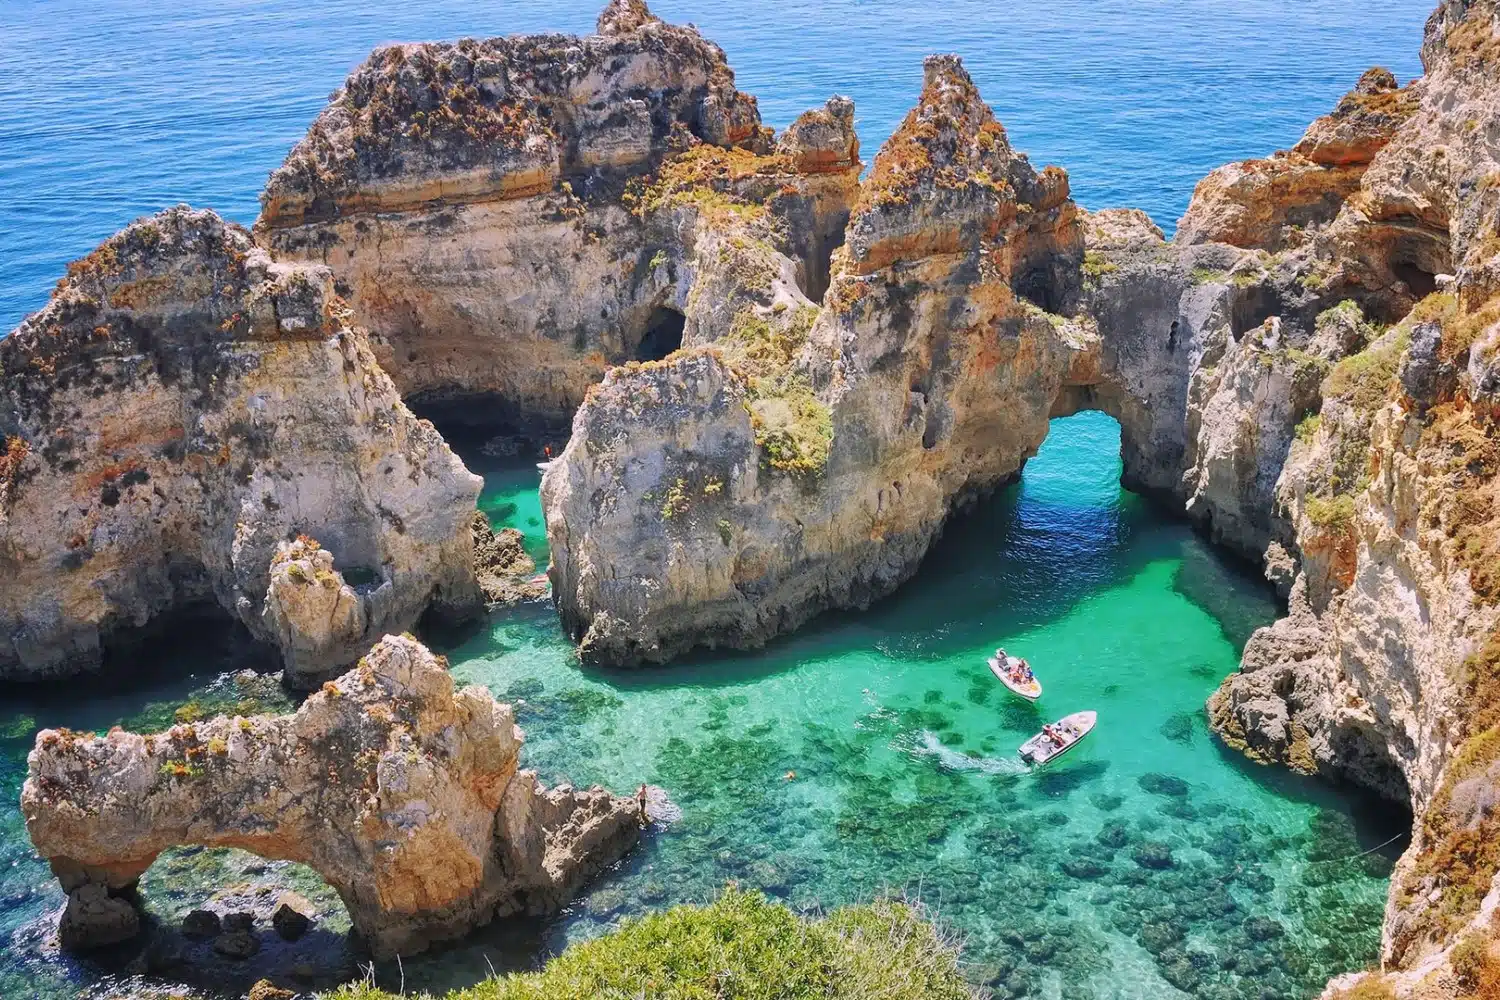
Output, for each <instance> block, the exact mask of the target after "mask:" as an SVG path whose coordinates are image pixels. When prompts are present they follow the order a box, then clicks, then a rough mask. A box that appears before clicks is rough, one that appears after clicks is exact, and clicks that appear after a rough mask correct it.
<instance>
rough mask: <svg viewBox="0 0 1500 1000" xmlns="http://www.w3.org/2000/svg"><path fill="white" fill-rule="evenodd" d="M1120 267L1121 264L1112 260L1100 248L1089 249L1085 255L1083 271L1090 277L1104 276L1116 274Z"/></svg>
mask: <svg viewBox="0 0 1500 1000" xmlns="http://www.w3.org/2000/svg"><path fill="white" fill-rule="evenodd" d="M1119 269H1120V265H1118V264H1116V263H1115V262H1114V261H1112V260H1110V259H1109V258H1108V257H1106V256H1104V254H1102V253H1100V252H1099V251H1098V250H1087V251H1085V252H1084V255H1083V273H1084V274H1085V275H1087V276H1088V277H1090V278H1096V279H1097V278H1102V277H1104V276H1105V275H1106V274H1114V273H1115V272H1116V271H1118V270H1119Z"/></svg>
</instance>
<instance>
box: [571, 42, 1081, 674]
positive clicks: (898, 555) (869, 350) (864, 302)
mask: <svg viewBox="0 0 1500 1000" xmlns="http://www.w3.org/2000/svg"><path fill="white" fill-rule="evenodd" d="M839 112H840V109H838V108H836V107H833V106H830V108H829V109H828V114H829V115H830V116H833V115H836V114H838V113H839ZM794 131H795V127H794ZM825 145H826V144H825ZM729 214H731V215H733V214H739V215H741V216H744V215H747V214H753V213H750V212H748V211H747V210H744V209H741V210H739V211H738V212H737V213H735V212H731V213H729ZM700 219H701V216H700ZM726 232H727V233H728V235H727V238H726V237H725V236H724V235H722V234H724V233H726ZM1082 250H1083V248H1082V237H1081V230H1080V227H1079V224H1078V220H1077V213H1076V209H1075V208H1074V205H1073V203H1072V202H1071V201H1070V200H1069V198H1068V186H1067V177H1066V175H1065V174H1063V173H1062V171H1060V170H1056V169H1055V168H1049V169H1048V170H1046V171H1043V172H1041V173H1038V172H1037V171H1036V170H1034V169H1033V168H1032V167H1031V165H1030V164H1029V163H1028V162H1027V160H1026V158H1025V157H1024V156H1022V155H1020V154H1018V153H1016V152H1014V151H1013V150H1012V149H1011V147H1010V144H1009V142H1008V141H1007V138H1006V135H1005V131H1004V129H1003V128H1001V126H1000V125H999V123H997V122H996V121H995V120H994V117H993V115H991V113H990V111H989V109H988V108H987V107H986V106H985V105H984V103H983V102H982V101H981V100H980V97H979V94H978V92H977V90H976V89H975V87H974V85H973V83H972V81H971V80H970V79H969V77H968V74H967V73H966V72H964V70H963V68H962V66H961V65H960V64H959V62H958V60H957V58H955V57H951V56H943V57H932V58H930V59H928V61H927V65H926V79H925V84H924V87H923V91H922V97H921V101H920V102H919V104H918V106H917V107H916V108H915V109H914V110H913V111H912V112H911V114H909V115H908V116H907V118H906V120H905V122H903V124H902V126H901V128H900V129H899V130H898V131H897V132H896V134H895V135H894V136H893V137H892V138H891V140H890V141H889V142H888V143H887V144H886V145H885V147H884V148H883V149H882V150H881V152H880V154H879V156H877V157H876V160H875V164H874V167H873V171H872V174H871V177H870V179H869V180H868V181H867V182H866V183H865V184H864V185H863V186H862V187H861V189H860V192H859V201H858V204H857V205H856V207H855V209H854V212H853V215H852V217H851V219H850V222H849V227H848V231H847V243H846V245H845V246H844V247H843V248H842V249H840V250H839V251H837V252H836V253H835V254H834V257H833V271H832V283H831V285H830V287H829V290H828V292H827V295H826V296H825V298H824V305H823V306H822V308H821V310H819V309H818V308H817V307H815V306H813V305H812V304H811V303H810V302H808V300H807V299H806V298H805V297H803V296H802V295H801V294H800V290H799V287H798V285H797V284H796V283H795V282H794V281H793V280H792V278H793V272H794V262H793V261H792V260H791V259H790V258H789V257H787V256H786V255H784V254H780V253H778V252H777V251H776V249H775V247H774V246H771V245H769V244H768V243H767V242H766V241H765V240H760V241H758V242H757V241H755V240H753V239H751V238H749V237H748V236H747V235H746V234H745V233H744V232H743V231H742V230H737V228H736V227H735V226H733V225H725V224H717V225H715V226H713V227H711V228H709V229H707V230H706V232H705V234H704V235H703V236H701V237H700V241H699V245H698V253H697V254H696V263H695V270H697V272H698V276H697V286H698V287H700V288H707V289H712V296H711V298H710V296H708V295H702V296H700V297H699V298H700V302H699V303H698V304H697V308H692V307H690V316H689V331H690V336H689V337H688V338H687V339H685V346H686V347H687V348H689V349H686V350H684V351H683V352H681V353H679V354H677V355H675V356H673V357H671V358H668V359H666V360H665V361H662V362H658V363H654V364H648V365H640V366H626V367H625V368H622V369H616V370H614V371H611V372H610V373H609V374H608V375H607V376H606V377H605V380H604V382H603V383H602V384H601V385H600V386H599V387H598V388H597V389H596V390H594V391H592V392H591V393H590V394H589V396H588V398H587V399H586V400H585V402H584V405H583V406H582V407H581V408H580V410H579V412H578V415H577V417H576V418H575V420H574V425H573V436H572V439H571V440H570V442H569V444H568V447H567V449H566V450H565V451H564V452H563V454H562V456H561V457H560V459H559V460H558V461H557V462H556V463H555V464H554V465H553V466H552V467H551V469H550V470H549V471H548V473H547V475H546V477H545V478H544V480H543V488H542V494H543V505H544V508H545V512H546V516H547V527H548V537H549V540H550V542H551V548H552V554H553V564H552V569H551V574H552V582H553V593H554V597H555V599H556V601H557V603H558V607H559V610H560V611H561V613H562V616H563V621H564V623H565V625H566V627H568V628H569V629H570V631H572V632H573V634H574V635H575V636H576V637H577V638H578V639H579V640H580V642H581V651H582V653H583V655H584V656H585V657H586V658H587V659H590V660H594V661H600V662H610V663H637V662H641V661H643V660H648V661H650V660H662V659H666V658H668V657H670V656H673V655H675V654H677V653H679V652H681V651H682V650H683V649H686V648H688V647H690V646H692V645H695V644H707V645H727V646H748V645H755V644H758V643H761V642H763V641H765V639H767V638H769V637H770V636H772V635H775V634H777V633H779V632H783V631H786V630H788V629H790V628H794V627H795V626H797V625H799V624H801V623H802V622H804V621H806V620H807V619H808V618H809V617H811V616H812V615H815V614H817V613H818V612H819V611H821V610H823V609H825V608H829V607H849V606H857V607H862V606H864V605H866V604H868V603H869V602H870V601H871V600H874V599H875V598H877V597H880V596H883V595H884V594H887V593H889V592H890V591H891V590H892V589H893V588H895V587H896V586H897V585H898V584H900V583H901V582H902V581H903V580H905V579H906V578H907V577H908V576H910V575H911V573H912V572H913V571H914V570H915V568H916V566H917V564H918V562H919V561H920V559H921V557H922V555H923V553H924V552H925V551H926V549H927V547H928V546H929V545H930V543H931V542H932V540H933V538H934V537H935V536H936V535H937V533H938V531H939V530H940V529H941V526H942V523H943V520H944V518H945V517H946V516H947V514H948V512H949V511H950V510H951V509H952V507H953V506H954V505H955V504H957V503H961V502H962V501H963V500H964V499H966V498H968V497H972V496H974V495H977V494H978V493H981V492H983V491H984V490H987V489H990V488H993V487H994V486H995V485H996V484H998V483H1000V482H1002V481H1004V480H1005V478H1006V477H1008V476H1010V475H1013V474H1014V473H1015V472H1016V471H1017V470H1018V469H1019V468H1020V465H1021V463H1022V462H1023V461H1024V460H1025V458H1026V457H1027V456H1028V455H1030V454H1031V453H1033V452H1034V451H1035V449H1036V447H1037V446H1038V445H1039V444H1040V442H1041V440H1042V438H1043V437H1044V436H1045V434H1046V426H1047V423H1046V421H1047V415H1048V412H1049V409H1050V407H1051V405H1052V400H1053V397H1054V396H1055V395H1056V394H1057V392H1058V388H1059V387H1060V386H1061V385H1062V383H1063V382H1064V381H1065V380H1066V379H1067V377H1068V373H1069V366H1070V362H1071V359H1072V357H1073V355H1074V353H1075V352H1076V350H1077V346H1078V345H1079V344H1081V343H1082V342H1083V341H1084V340H1085V339H1086V333H1085V331H1083V330H1081V329H1077V328H1075V327H1074V325H1073V324H1072V323H1071V322H1070V321H1068V320H1067V319H1065V318H1064V316H1062V315H1060V312H1061V311H1062V310H1066V309H1067V308H1069V307H1070V306H1071V305H1072V304H1073V303H1074V302H1076V300H1077V297H1078V288H1077V275H1078V262H1079V261H1080V260H1081V258H1082ZM1048 309H1052V310H1054V312H1052V313H1049V312H1048V311H1047V310H1048ZM700 311H701V313H700ZM700 314H701V317H702V318H701V319H699V320H698V321H697V323H696V324H695V322H694V320H695V316H696V315H700Z"/></svg>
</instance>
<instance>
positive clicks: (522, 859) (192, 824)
mask: <svg viewBox="0 0 1500 1000" xmlns="http://www.w3.org/2000/svg"><path fill="white" fill-rule="evenodd" d="M520 741H521V734H520V731H519V730H518V729H516V727H515V725H514V722H513V721H512V715H511V711H510V708H509V706H506V705H501V704H498V703H497V702H495V700H494V699H493V697H492V696H491V695H490V694H489V693H488V692H487V691H485V690H484V689H482V688H478V687H469V688H464V689H463V690H460V691H455V690H454V686H453V681H452V679H451V678H450V677H449V675H448V673H447V670H446V669H445V668H444V664H443V663H442V662H441V661H440V660H439V659H438V658H437V657H435V656H433V655H432V654H431V653H429V652H428V651H427V650H426V649H425V648H424V647H423V646H421V645H420V644H419V643H417V642H415V641H413V640H411V639H406V638H396V637H387V638H386V639H384V640H383V641H382V642H381V643H380V644H379V645H377V646H376V647H375V648H374V649H373V650H371V652H370V653H369V654H368V655H367V656H366V657H364V658H363V659H362V660H361V661H360V663H359V665H358V666H357V667H356V668H355V669H354V670H351V671H350V672H349V673H347V674H345V675H343V676H342V677H340V678H338V679H337V680H336V681H332V682H329V683H328V684H325V685H324V687H323V689H322V690H321V691H319V692H318V693H316V694H314V695H312V696H311V697H310V698H308V700H307V701H306V702H305V703H304V704H303V705H302V707H301V708H300V709H298V710H297V712H296V713H295V714H292V715H282V716H256V717H253V718H244V717H235V718H228V717H225V716H220V717H218V718H215V719H211V720H206V721H200V722H196V723H192V724H190V725H179V726H175V727H173V728H172V729H171V730H169V731H167V732H165V733H159V734H154V735H149V736H142V735H138V734H135V733H128V732H125V731H123V730H119V729H116V730H114V731H112V732H111V733H110V734H109V735H107V736H102V737H101V736H84V735H80V734H76V733H70V732H66V731H59V730H51V729H49V730H44V731H43V732H42V733H40V734H39V735H38V737H37V743H36V748H35V749H34V750H33V751H32V753H31V755H30V757H29V760H28V764H29V775H28V778H27V781H26V785H25V787H24V789H23V791H22V809H23V811H24V813H25V816H26V822H27V829H28V831H29V832H30V834H31V837H32V842H33V843H34V844H35V845H36V848H37V851H38V852H39V853H40V854H41V855H42V856H43V857H45V858H47V859H48V860H49V861H50V863H51V865H52V868H53V871H54V872H55V873H57V875H58V877H59V879H60V880H61V881H62V883H63V886H64V888H65V889H67V890H69V893H70V907H69V911H70V913H73V914H74V915H73V916H72V917H69V916H67V915H65V917H64V927H65V928H66V930H65V931H64V944H65V945H67V946H69V947H75V946H80V947H81V946H85V945H88V944H95V943H106V942H107V940H121V939H123V938H126V937H129V936H131V935H132V934H133V933H134V932H135V929H136V927H137V925H136V924H134V923H131V921H132V920H134V919H135V918H136V914H135V909H134V907H133V905H132V904H131V903H130V902H129V901H128V900H127V898H126V897H127V896H128V894H129V892H130V891H131V889H132V887H133V886H134V885H135V883H136V881H137V879H139V877H140V875H141V873H142V872H144V871H145V870H146V868H147V867H149V866H150V864H151V862H152V860H153V859H154V858H155V857H156V855H157V854H158V853H160V852H161V851H162V850H164V849H165V848H167V847H171V846H174V845H179V844H202V845H206V846H219V845H232V846H235V847H240V848H243V849H247V850H251V851H254V852H256V853H258V854H261V855H262V856H264V857H268V858H290V859H293V860H298V861H301V862H303V863H305V864H307V865H309V866H310V867H311V868H313V869H314V870H315V871H317V872H318V873H319V874H320V875H321V876H322V877H323V878H324V879H325V880H326V881H327V883H328V884H329V885H330V886H332V887H333V888H334V889H335V890H336V891H337V892H338V893H339V895H340V896H341V897H342V898H343V900H344V904H345V906H346V907H347V908H348V911H349V915H350V918H351V920H352V921H353V924H354V927H355V930H356V931H357V932H358V933H360V934H361V935H362V936H363V937H364V938H365V940H366V941H367V942H368V944H369V946H370V948H371V949H372V950H373V951H374V952H375V953H376V954H377V955H381V956H388V955H392V954H396V953H400V954H405V955H411V954H413V953H415V952H417V951H420V950H421V949H423V948H425V947H426V946H428V945H429V944H431V943H432V942H435V941H441V940H444V939H448V938H454V937H458V936H461V935H463V934H464V933H466V932H467V931H468V930H470V929H472V928H473V927H475V926H478V925H481V924H484V923H486V922H488V921H489V920H490V919H492V918H493V917H495V916H497V915H505V914H508V913H515V912H521V911H525V912H528V913H542V912H547V911H550V910H554V909H556V908H557V907H559V906H561V905H562V904H563V903H564V902H565V901H566V900H567V898H568V897H569V896H570V895H571V893H572V891H573V890H574V889H575V888H576V887H577V886H578V884H579V883H581V882H582V881H583V880H584V879H585V878H587V877H588V876H589V875H591V874H592V873H593V872H595V871H597V870H598V869H599V867H601V866H602V865H604V864H607V863H609V862H610V861H612V860H614V859H615V858H616V857H618V856H619V855H620V854H621V853H622V852H623V851H624V850H626V849H627V848H628V847H629V846H630V845H631V844H632V843H634V841H635V839H636V837H637V836H638V835H639V829H640V827H639V822H638V817H637V809H636V803H635V802H634V800H632V799H626V798H616V797H614V796H611V795H610V794H609V793H608V792H606V791H604V790H603V789H599V788H594V789H590V790H587V791H579V790H574V789H572V788H569V787H567V786H562V787H559V788H554V789H550V790H549V789H546V788H543V787H542V786H541V785H539V784H538V783H537V780H536V777H535V775H534V774H532V773H531V772H529V771H520V772H518V771H517V766H518V756H519V751H520ZM75 897H76V899H77V901H78V902H77V905H76V906H75V905H74V904H73V902H72V901H73V899H74V898H75ZM283 904H284V905H282V906H279V907H278V908H277V911H276V915H275V916H273V918H272V923H273V926H274V927H275V929H276V931H277V932H278V933H279V934H281V935H282V936H283V937H285V936H287V935H288V934H289V933H290V934H296V933H300V931H299V930H298V928H299V927H300V929H301V930H305V929H306V923H305V921H306V916H305V914H304V913H303V908H299V907H298V906H296V905H294V902H291V901H288V900H283ZM283 911H288V912H283ZM298 916H300V917H302V919H301V920H297V919H296V917H298ZM253 922H254V917H253V915H252V914H248V913H246V914H239V913H234V914H230V915H228V916H226V917H225V918H224V921H223V927H224V931H223V933H221V934H219V935H218V936H217V937H215V938H214V947H215V949H216V950H218V951H219V952H220V953H222V954H225V955H234V956H244V955H248V954H250V953H252V952H253V951H254V950H255V949H256V948H258V947H259V941H258V938H257V937H256V935H255V932H254V930H253ZM204 923H205V924H206V921H205V922H204Z"/></svg>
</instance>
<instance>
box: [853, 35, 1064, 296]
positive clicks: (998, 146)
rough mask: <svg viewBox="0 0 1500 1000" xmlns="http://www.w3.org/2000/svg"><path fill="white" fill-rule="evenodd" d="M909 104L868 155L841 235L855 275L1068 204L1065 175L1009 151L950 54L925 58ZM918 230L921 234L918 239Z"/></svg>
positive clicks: (968, 242) (970, 240) (972, 240)
mask: <svg viewBox="0 0 1500 1000" xmlns="http://www.w3.org/2000/svg"><path fill="white" fill-rule="evenodd" d="M923 79H924V82H923V87H922V94H921V97H920V98H919V99H918V101H917V105H916V107H914V108H913V109H912V110H911V111H910V112H908V113H907V115H906V117H905V119H903V120H902V122H901V125H900V127H898V128H897V129H896V131H895V133H894V134H893V135H892V136H891V137H890V139H888V140H886V142H885V144H884V145H883V146H882V147H881V148H880V152H879V153H878V154H876V156H875V164H874V166H873V168H872V169H871V171H870V177H869V179H868V180H867V181H866V182H865V183H864V185H863V186H862V187H861V189H860V200H859V204H858V205H857V206H856V208H855V211H854V215H853V218H852V220H851V223H850V230H849V239H848V246H849V256H850V258H851V260H852V261H853V262H854V263H855V265H856V267H857V268H858V269H860V270H864V269H867V268H868V267H872V266H883V263H886V262H889V260H890V259H894V258H893V257H892V255H893V254H894V255H895V256H898V257H901V258H904V259H914V258H915V257H919V256H922V255H924V254H926V253H931V252H933V251H935V250H938V249H941V248H947V249H948V250H951V249H952V248H953V246H954V245H955V244H962V245H964V246H968V247H971V248H972V247H974V246H976V245H977V244H978V243H979V242H980V241H981V240H983V239H986V238H992V237H993V236H994V235H995V233H996V232H997V231H998V229H999V228H1000V227H1002V226H1005V225H1007V224H1009V223H1010V222H1012V221H1013V220H1015V219H1016V217H1017V216H1018V215H1028V216H1030V215H1042V214H1046V213H1048V212H1051V211H1053V210H1055V209H1058V208H1059V207H1060V206H1062V205H1063V204H1064V203H1066V202H1067V201H1068V194H1069V190H1068V175H1067V172H1066V171H1064V170H1062V169H1060V168H1057V167H1048V168H1046V170H1044V171H1042V172H1041V173H1040V174H1038V173H1037V171H1036V170H1035V169H1034V168H1033V167H1032V166H1031V163H1030V161H1029V160H1027V158H1026V157H1025V156H1024V155H1022V154H1019V153H1016V152H1015V151H1014V150H1013V149H1012V148H1011V145H1010V141H1009V139H1008V138H1007V136H1006V134H1005V128H1004V126H1002V125H1001V124H1000V123H999V122H998V121H996V119H995V115H994V113H993V112H992V111H991V110H990V108H989V106H988V105H987V104H985V103H984V100H983V98H982V97H981V96H980V94H979V88H978V87H976V86H975V85H974V81H973V79H972V78H970V76H969V74H968V71H967V70H965V69H964V66H963V62H962V60H961V59H959V57H958V56H956V55H935V56H928V57H927V58H926V60H924V62H923ZM918 233H925V234H926V235H925V236H919V235H918Z"/></svg>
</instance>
